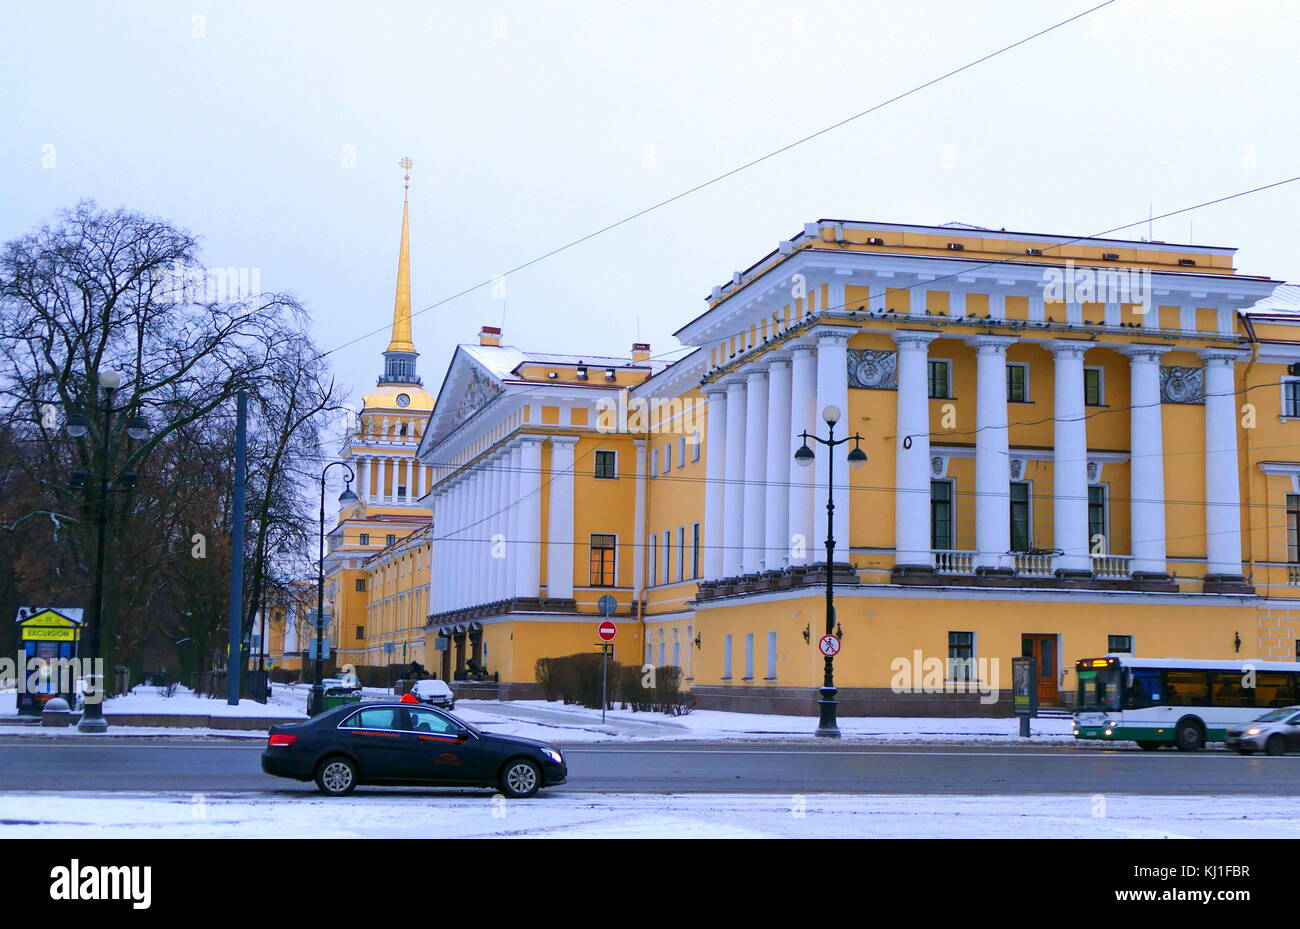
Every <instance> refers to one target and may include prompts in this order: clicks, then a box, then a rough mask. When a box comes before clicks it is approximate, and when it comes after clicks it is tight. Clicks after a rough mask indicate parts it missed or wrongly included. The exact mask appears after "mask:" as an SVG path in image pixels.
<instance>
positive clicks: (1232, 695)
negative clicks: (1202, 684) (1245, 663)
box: [1213, 671, 1255, 706]
mask: <svg viewBox="0 0 1300 929" xmlns="http://www.w3.org/2000/svg"><path fill="white" fill-rule="evenodd" d="M1241 684H1242V676H1241V675H1240V674H1237V673H1233V672H1231V671H1228V672H1224V671H1217V672H1215V674H1214V683H1213V695H1214V696H1213V703H1214V705H1215V706H1254V700H1255V698H1254V694H1253V693H1252V692H1251V691H1249V690H1246V689H1244V688H1243V687H1242V686H1241Z"/></svg>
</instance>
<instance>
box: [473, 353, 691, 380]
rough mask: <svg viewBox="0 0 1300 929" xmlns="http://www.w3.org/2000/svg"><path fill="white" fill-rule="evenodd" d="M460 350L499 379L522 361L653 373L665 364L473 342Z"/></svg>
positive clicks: (504, 377) (512, 372) (512, 370)
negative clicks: (633, 368)
mask: <svg viewBox="0 0 1300 929" xmlns="http://www.w3.org/2000/svg"><path fill="white" fill-rule="evenodd" d="M460 348H461V350H462V351H464V352H465V353H466V354H467V355H469V356H470V357H471V358H473V359H474V360H475V361H477V362H478V363H479V364H481V365H483V367H485V368H487V369H488V371H490V372H491V373H492V374H495V375H496V376H497V377H498V378H500V379H501V380H509V379H511V378H512V377H513V376H514V372H515V371H516V370H517V369H518V368H519V366H520V365H522V364H539V365H581V364H585V365H591V366H592V367H593V368H628V367H638V368H649V369H650V370H651V371H652V372H657V371H662V370H663V369H664V368H666V367H667V366H668V365H667V363H666V362H663V361H653V360H652V361H646V362H637V361H632V359H630V358H615V357H612V356H609V355H556V354H550V353H547V352H523V351H520V350H519V349H517V348H515V347H514V346H513V345H474V344H463V345H461V346H460Z"/></svg>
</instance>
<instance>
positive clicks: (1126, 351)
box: [1115, 342, 1173, 364]
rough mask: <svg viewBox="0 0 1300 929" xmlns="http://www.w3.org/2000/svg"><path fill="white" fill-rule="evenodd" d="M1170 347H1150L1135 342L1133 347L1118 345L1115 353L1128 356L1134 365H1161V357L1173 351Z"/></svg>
mask: <svg viewBox="0 0 1300 929" xmlns="http://www.w3.org/2000/svg"><path fill="white" fill-rule="evenodd" d="M1172 350H1173V349H1172V346H1169V345H1148V344H1146V343H1143V342H1134V343H1133V344H1132V345H1117V346H1115V351H1117V352H1119V353H1120V354H1121V355H1127V356H1128V357H1129V360H1130V361H1131V362H1133V363H1134V364H1137V363H1139V362H1148V363H1150V362H1155V363H1157V364H1159V363H1160V356H1162V355H1164V354H1165V353H1166V352H1169V351H1172Z"/></svg>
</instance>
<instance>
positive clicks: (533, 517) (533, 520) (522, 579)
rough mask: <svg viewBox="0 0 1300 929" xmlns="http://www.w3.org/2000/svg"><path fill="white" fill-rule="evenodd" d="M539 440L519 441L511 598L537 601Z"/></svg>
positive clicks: (539, 528) (539, 553) (540, 485)
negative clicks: (516, 537)
mask: <svg viewBox="0 0 1300 929" xmlns="http://www.w3.org/2000/svg"><path fill="white" fill-rule="evenodd" d="M544 441H545V439H543V438H542V437H541V436H533V435H526V436H521V437H520V439H519V453H520V454H519V469H520V473H519V574H518V575H517V577H516V578H515V596H518V597H537V596H538V593H539V590H540V586H541V582H542V579H541V567H542V554H541V549H542V547H541V539H542V496H541V489H542V442H544Z"/></svg>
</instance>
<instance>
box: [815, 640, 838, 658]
mask: <svg viewBox="0 0 1300 929" xmlns="http://www.w3.org/2000/svg"><path fill="white" fill-rule="evenodd" d="M817 647H818V648H819V649H821V653H822V654H823V655H825V656H826V657H827V658H834V657H835V656H836V655H838V654H839V653H840V640H839V636H833V635H824V636H822V637H821V641H819V642H818V643H817Z"/></svg>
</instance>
